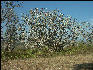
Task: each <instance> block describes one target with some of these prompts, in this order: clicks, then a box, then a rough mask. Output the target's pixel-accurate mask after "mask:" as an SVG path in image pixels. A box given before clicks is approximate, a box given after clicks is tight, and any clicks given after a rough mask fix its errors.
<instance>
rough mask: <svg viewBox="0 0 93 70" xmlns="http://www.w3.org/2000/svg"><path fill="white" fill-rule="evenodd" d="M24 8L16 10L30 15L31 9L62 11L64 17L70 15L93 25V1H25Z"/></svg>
mask: <svg viewBox="0 0 93 70" xmlns="http://www.w3.org/2000/svg"><path fill="white" fill-rule="evenodd" d="M23 2H24V3H23V7H22V8H20V9H16V11H18V13H19V15H20V13H23V12H24V13H29V10H30V9H34V8H47V9H49V10H54V9H56V8H57V9H59V10H62V13H63V14H64V15H70V16H72V17H73V18H76V19H77V20H78V21H80V22H82V21H88V22H90V23H91V24H92V23H93V1H23Z"/></svg>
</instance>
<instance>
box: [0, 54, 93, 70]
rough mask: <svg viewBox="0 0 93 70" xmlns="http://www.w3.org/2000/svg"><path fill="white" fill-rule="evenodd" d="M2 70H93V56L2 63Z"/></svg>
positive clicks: (32, 59) (30, 59) (68, 56)
mask: <svg viewBox="0 0 93 70" xmlns="http://www.w3.org/2000/svg"><path fill="white" fill-rule="evenodd" d="M1 70H93V54H92V53H91V54H85V55H84V54H78V55H71V56H70V55H67V56H66V55H65V56H56V57H51V58H29V59H24V60H21V59H18V60H8V61H7V62H2V61H1Z"/></svg>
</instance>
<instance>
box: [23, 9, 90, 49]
mask: <svg viewBox="0 0 93 70" xmlns="http://www.w3.org/2000/svg"><path fill="white" fill-rule="evenodd" d="M22 19H23V21H24V24H25V25H28V27H29V28H28V33H29V34H28V39H27V40H28V41H29V42H30V43H32V42H33V43H36V44H37V47H42V46H44V45H46V46H48V47H49V48H53V49H54V50H61V49H63V47H64V46H66V45H68V46H69V45H71V44H72V45H74V44H75V42H77V40H78V39H79V38H80V36H82V37H81V39H85V38H86V37H87V39H85V40H86V41H88V39H89V37H90V36H91V33H92V32H91V25H90V24H89V23H87V22H82V23H79V22H78V21H77V20H76V19H73V18H72V17H71V16H65V15H64V14H63V13H62V12H60V10H57V9H56V10H52V11H49V10H47V9H45V8H41V9H40V10H39V9H38V8H35V9H33V10H32V9H31V10H30V14H29V15H28V16H27V15H23V16H22ZM87 34H88V35H87ZM83 37H84V38H83Z"/></svg>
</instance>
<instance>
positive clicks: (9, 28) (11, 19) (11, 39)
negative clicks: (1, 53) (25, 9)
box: [1, 1, 21, 51]
mask: <svg viewBox="0 0 93 70" xmlns="http://www.w3.org/2000/svg"><path fill="white" fill-rule="evenodd" d="M16 7H21V3H17V2H16V1H2V2H1V31H2V33H4V34H5V35H3V34H2V39H3V41H4V42H5V44H6V49H7V50H6V51H8V50H11V49H10V48H13V47H14V45H15V43H16V42H17V41H18V40H17V23H19V18H18V16H17V14H16V13H15V8H16ZM4 28H6V30H4V31H3V30H2V29H4ZM4 36H5V37H4ZM3 47H4V46H3Z"/></svg>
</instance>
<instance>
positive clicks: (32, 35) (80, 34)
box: [1, 1, 93, 60]
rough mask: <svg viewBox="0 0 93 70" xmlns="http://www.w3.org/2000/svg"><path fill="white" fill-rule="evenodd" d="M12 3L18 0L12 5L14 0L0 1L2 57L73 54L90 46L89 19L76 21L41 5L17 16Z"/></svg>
mask: <svg viewBox="0 0 93 70" xmlns="http://www.w3.org/2000/svg"><path fill="white" fill-rule="evenodd" d="M16 7H20V4H17V5H16V4H15V2H14V1H4V2H2V4H1V15H2V16H1V19H2V20H1V22H2V26H1V27H2V28H1V31H2V34H1V37H2V39H1V42H2V43H1V46H2V47H1V49H2V51H1V55H2V60H8V59H24V58H29V57H35V58H37V57H51V56H56V55H73V54H77V53H85V52H87V53H88V52H90V51H91V49H93V35H92V33H93V29H92V28H93V26H92V25H90V23H88V22H81V23H80V22H78V21H77V20H76V19H75V18H72V17H71V16H65V15H64V14H63V13H62V11H60V10H57V9H56V10H52V11H49V10H47V9H45V8H41V9H40V10H39V9H38V8H35V9H31V10H30V13H29V14H23V15H22V19H19V17H18V15H17V14H16V12H15V11H14V9H15V8H16ZM19 21H21V22H19ZM3 24H5V25H3ZM3 26H5V27H6V30H5V32H4V31H3V30H2V29H3V28H4V27H3ZM26 28H28V29H26ZM78 42H81V43H78ZM19 48H21V49H19ZM22 48H23V49H22Z"/></svg>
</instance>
